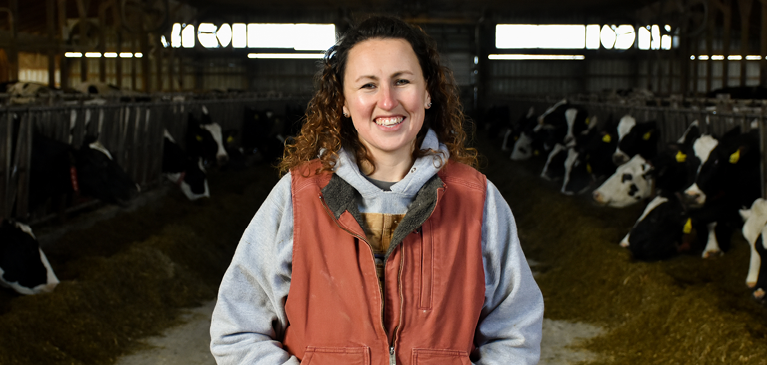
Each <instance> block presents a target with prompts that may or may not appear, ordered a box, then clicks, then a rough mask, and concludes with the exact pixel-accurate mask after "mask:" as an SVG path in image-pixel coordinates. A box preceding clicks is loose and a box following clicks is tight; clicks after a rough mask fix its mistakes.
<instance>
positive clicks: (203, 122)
mask: <svg viewBox="0 0 767 365" xmlns="http://www.w3.org/2000/svg"><path fill="white" fill-rule="evenodd" d="M201 115H202V117H201V119H197V118H195V117H194V115H193V114H192V113H189V119H188V122H187V132H186V149H187V152H188V153H189V154H190V155H191V156H194V157H202V159H203V162H204V163H205V164H206V165H216V166H223V165H224V164H226V162H227V161H228V160H229V155H228V154H227V153H226V149H225V148H224V141H223V139H224V138H223V134H222V131H221V126H220V125H219V124H218V123H215V122H213V121H212V120H211V118H210V115H209V114H208V109H207V108H205V107H204V106H203V109H202V114H201Z"/></svg>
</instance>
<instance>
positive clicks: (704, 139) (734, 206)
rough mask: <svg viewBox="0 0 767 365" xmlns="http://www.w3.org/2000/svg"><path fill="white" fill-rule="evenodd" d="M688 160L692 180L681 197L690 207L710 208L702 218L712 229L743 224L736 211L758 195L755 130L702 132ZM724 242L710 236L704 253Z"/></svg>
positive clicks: (758, 155) (717, 251)
mask: <svg viewBox="0 0 767 365" xmlns="http://www.w3.org/2000/svg"><path fill="white" fill-rule="evenodd" d="M687 164H688V166H687V171H688V176H689V178H688V181H691V184H690V185H689V186H688V187H687V188H686V189H685V190H684V201H685V204H686V205H687V206H688V207H689V209H704V208H705V209H706V210H707V211H710V213H709V214H708V215H706V216H705V217H703V218H702V219H703V220H704V221H705V222H706V223H708V224H710V225H711V226H712V228H711V229H714V228H716V229H731V228H732V227H735V226H738V225H739V224H742V221H741V219H740V217H738V211H739V210H740V209H741V208H743V207H749V206H751V205H752V203H753V202H754V200H756V199H757V198H759V197H760V196H761V186H760V185H761V184H760V181H761V178H760V166H761V153H760V151H759V135H758V130H756V129H754V130H751V131H749V132H747V133H741V129H740V127H739V126H738V127H735V128H732V129H731V130H729V131H728V132H727V133H725V134H724V135H723V136H722V137H721V138H718V139H717V138H715V137H714V136H712V135H706V134H704V135H701V136H700V137H698V138H697V139H696V140H695V141H694V143H693V147H692V151H691V153H690V155H688V158H687ZM709 237H711V238H715V237H714V235H711V234H710V235H709ZM727 246H728V241H725V242H719V241H717V240H716V239H709V241H708V243H707V245H706V248H705V250H704V252H703V257H704V258H706V257H711V256H713V255H718V254H721V253H722V252H724V251H726V250H727V248H728V247H727Z"/></svg>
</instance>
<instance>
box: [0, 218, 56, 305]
mask: <svg viewBox="0 0 767 365" xmlns="http://www.w3.org/2000/svg"><path fill="white" fill-rule="evenodd" d="M58 284H59V279H58V278H57V277H56V274H55V273H54V272H53V269H52V268H51V265H50V263H48V259H47V258H46V256H45V254H44V253H43V250H42V249H41V248H40V244H39V243H38V242H37V238H36V237H35V235H34V233H32V229H31V228H30V227H29V226H27V225H25V224H23V223H20V222H17V221H15V220H12V219H3V220H2V222H0V286H3V287H6V288H11V289H13V290H15V291H16V292H18V293H20V294H25V295H32V294H39V293H48V292H51V291H53V289H54V288H56V285H58Z"/></svg>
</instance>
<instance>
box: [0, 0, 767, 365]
mask: <svg viewBox="0 0 767 365" xmlns="http://www.w3.org/2000/svg"><path fill="white" fill-rule="evenodd" d="M375 14H386V15H394V16H397V17H400V18H402V19H403V20H405V21H407V22H409V23H411V24H415V25H418V26H419V27H421V28H422V29H424V30H425V31H426V33H428V34H429V35H430V36H431V37H432V38H433V39H434V40H435V41H436V44H437V47H438V50H439V52H440V56H441V61H442V62H443V63H444V64H445V65H447V66H448V67H449V68H450V69H451V70H452V72H453V75H454V78H455V84H456V85H455V86H456V87H457V89H458V91H459V94H460V98H461V103H462V105H463V109H464V112H465V114H466V116H467V121H469V122H470V123H468V124H467V130H468V131H471V132H472V136H473V137H472V138H471V139H470V140H469V141H468V143H469V145H470V146H472V147H474V148H476V149H477V150H478V151H479V152H480V154H481V156H482V159H481V165H480V167H479V170H480V171H481V172H482V173H484V174H485V175H486V176H487V177H488V179H489V180H490V181H492V182H493V183H494V184H495V185H496V186H497V187H498V189H499V190H500V191H501V193H502V194H503V196H504V197H505V199H506V200H507V202H508V204H509V205H510V206H511V208H512V211H513V212H514V215H515V219H516V223H517V226H518V228H519V237H520V241H521V242H522V247H523V248H524V250H525V254H526V256H527V258H528V260H529V264H530V266H531V267H532V269H533V271H534V272H535V273H536V281H537V282H538V285H539V286H540V288H541V291H542V293H543V295H544V300H545V306H546V311H545V319H546V320H547V321H555V322H546V323H565V324H572V323H584V324H589V325H594V326H598V327H600V328H602V331H601V332H600V334H599V335H597V336H595V337H591V338H583V339H581V340H580V341H578V342H577V343H576V344H574V345H571V347H570V351H571V352H575V353H580V354H589V355H588V356H586V357H573V358H569V357H567V356H565V355H563V354H562V353H556V354H552V353H551V352H545V351H546V349H544V355H543V356H542V357H541V362H540V364H576V363H579V364H647V363H650V364H763V363H764V362H765V358H767V342H766V341H765V338H767V308H765V298H764V294H763V292H762V293H761V296H759V293H758V291H759V289H757V288H754V287H751V286H749V285H747V284H746V281H747V280H746V276H747V272H748V269H749V264H750V262H753V260H754V258H753V254H752V249H751V248H750V246H749V242H747V240H746V238H744V236H743V234H742V233H741V228H740V227H736V228H734V229H733V232H732V234H731V237H730V238H731V241H732V243H731V245H730V247H729V249H727V250H726V252H725V253H723V254H717V255H715V256H713V257H709V258H702V257H701V252H700V250H697V251H696V250H691V251H689V252H688V251H686V250H681V249H680V250H679V253H678V254H675V255H672V256H670V257H664V258H663V259H658V260H641V259H637V258H636V257H635V255H632V252H631V251H630V250H627V249H626V248H624V247H620V246H619V244H618V243H619V242H621V240H622V239H624V236H626V234H627V233H629V232H630V231H631V230H632V227H634V226H635V222H636V221H637V218H639V217H640V216H642V215H643V212H644V210H645V207H646V206H647V205H648V203H649V202H650V200H651V198H649V197H646V198H645V199H642V200H638V201H637V202H636V203H634V204H632V205H630V206H627V207H611V206H603V205H599V204H596V203H595V202H594V199H593V198H592V192H593V191H594V190H595V189H596V188H597V187H599V186H600V184H601V183H603V182H604V181H605V179H606V178H607V177H606V176H601V177H598V178H596V177H595V178H593V179H592V181H591V182H590V183H589V184H588V186H587V187H586V188H584V189H582V190H581V191H578V192H577V193H575V194H562V192H563V191H564V187H563V186H562V181H561V180H557V179H554V181H550V180H547V179H543V178H542V177H541V173H542V169H544V168H545V167H544V165H545V164H546V162H547V159H546V156H545V155H542V156H537V155H536V156H533V157H532V158H530V157H528V158H524V159H523V158H513V156H512V157H510V155H512V150H513V149H514V147H513V146H512V145H513V144H514V142H512V141H511V140H509V138H510V136H514V132H515V128H520V124H519V123H520V122H519V121H520V120H522V119H523V117H524V116H525V115H527V114H528V112H529V111H530V110H531V108H532V110H533V115H534V116H536V117H537V116H539V115H541V114H542V113H544V112H545V111H546V110H547V109H548V108H550V107H552V106H553V105H555V104H556V103H557V102H559V101H560V100H562V99H566V100H567V101H568V102H569V103H571V104H574V105H579V106H582V107H583V108H584V109H585V110H586V111H587V113H588V116H589V118H590V120H591V121H592V122H594V123H593V124H592V125H595V126H596V127H595V128H598V129H602V128H604V129H608V128H613V129H615V125H616V124H617V123H618V120H620V119H621V117H623V116H625V115H632V116H633V117H634V118H636V120H637V122H646V121H654V122H656V123H657V125H658V129H657V130H658V133H659V134H660V137H659V139H658V140H657V146H658V147H659V148H663V146H666V144H667V143H670V142H674V141H677V140H678V139H679V137H680V136H681V135H682V134H683V133H684V132H685V130H687V129H688V127H689V126H690V125H691V123H693V122H694V121H698V123H699V128H700V132H701V133H705V134H710V135H713V136H722V135H724V134H725V133H726V132H727V131H730V130H732V129H733V128H740V129H741V130H742V131H743V132H744V133H745V132H753V133H754V134H755V135H756V136H758V137H757V138H758V140H759V145H758V148H757V150H758V152H757V153H758V155H759V158H758V160H759V166H758V168H759V171H760V178H759V179H760V180H759V181H758V182H756V184H757V185H758V186H759V187H760V189H761V194H760V196H762V197H764V195H765V189H766V188H765V186H767V180H766V179H765V176H767V175H765V172H767V169H766V168H765V166H766V163H765V161H767V159H765V156H764V146H765V141H767V139H766V138H767V128H765V127H767V125H765V110H766V109H765V105H767V104H766V102H765V101H766V100H767V93H765V91H767V89H764V87H765V86H767V2H765V1H754V0H636V1H623V2H615V1H607V0H581V1H567V0H538V1H519V0H507V1H499V0H475V1H464V0H441V1H436V0H417V1H399V0H397V1H383V0H369V1H365V2H360V1H351V0H313V1H310V0H282V1H274V2H261V1H244V0H221V1H216V2H209V1H202V0H120V1H117V0H28V1H19V0H0V83H1V84H2V86H0V103H2V105H0V212H2V213H0V219H1V220H2V221H3V222H19V223H21V224H24V225H25V226H28V227H30V229H31V230H32V231H34V233H35V238H36V241H38V243H39V246H40V248H41V250H42V251H41V252H44V253H45V255H46V256H47V260H48V261H49V262H50V267H51V268H52V270H53V271H55V274H56V276H57V278H58V280H59V281H60V282H59V283H58V285H56V286H55V288H54V289H52V290H49V291H46V292H42V293H35V294H29V293H22V292H19V291H17V290H14V289H11V288H5V287H3V286H0V328H3V329H5V330H4V331H2V333H0V338H1V339H2V341H3V343H4V344H5V345H3V346H0V364H62V365H63V364H83V365H86V364H118V365H132V364H129V363H125V362H121V361H124V358H125V357H126V356H129V355H131V354H135V353H141V352H142V351H148V350H151V348H150V347H151V346H149V345H147V343H146V339H147V338H148V337H150V336H156V335H161V334H162V333H163V331H165V330H166V329H168V328H172V327H174V326H179V325H183V323H184V320H185V319H184V318H186V317H184V316H183V315H182V314H183V313H184V311H185V310H188V309H189V308H196V307H200V306H202V305H205V304H206V303H210V302H211V301H215V298H216V293H217V290H218V286H219V284H220V281H221V278H222V276H223V273H224V271H225V270H226V269H227V267H228V265H229V263H230V260H231V258H232V255H233V253H234V250H235V249H236V246H237V243H238V241H239V239H240V236H241V235H242V232H243V231H244V229H245V228H246V227H247V225H248V223H249V222H250V220H251V218H252V217H253V215H254V214H255V212H256V211H257V210H258V208H259V206H260V205H261V202H262V201H263V200H264V199H265V197H266V196H267V195H268V194H269V192H270V191H271V189H272V187H273V186H274V185H275V184H276V183H277V181H278V180H279V178H280V176H279V173H278V171H277V169H276V168H275V163H276V161H278V159H279V158H280V157H281V156H282V148H283V146H284V143H285V140H286V139H288V140H289V138H290V137H291V136H294V135H295V134H296V133H297V131H298V130H299V129H300V126H301V123H302V121H303V117H304V112H305V110H306V106H307V103H308V102H309V100H310V99H311V97H312V95H313V93H314V90H315V89H314V88H315V76H316V74H317V72H318V70H320V68H321V61H322V57H323V55H324V52H325V51H326V50H327V49H328V48H329V47H330V46H332V44H333V43H334V42H335V41H336V40H337V37H338V36H339V35H341V34H343V32H344V31H345V30H346V29H348V28H349V27H351V26H352V25H353V24H356V23H358V22H359V21H361V20H364V19H366V18H367V17H369V16H371V15H375ZM306 25H311V26H316V28H301V27H302V26H306ZM522 25H524V26H526V27H525V28H521V27H516V28H515V27H514V26H522ZM268 26H273V27H272V28H269V27H268ZM557 27H559V28H557ZM568 27H569V28H568ZM547 29H550V30H551V29H553V30H552V32H553V33H545V31H546V30H547ZM259 32H263V34H264V36H260V33H259ZM292 32H295V33H292ZM515 32H516V33H515ZM545 34H548V35H545ZM573 34H575V36H573ZM322 35H326V37H325V38H322V37H321V36H322ZM328 35H329V36H328ZM328 37H329V39H330V40H329V41H328ZM312 41H315V42H314V43H312ZM563 42H564V43H563ZM307 43H311V44H309V45H308V46H307V45H306V44H307ZM3 88H6V89H3ZM199 120H212V121H213V122H215V123H217V124H218V125H220V128H221V130H223V131H224V137H225V138H224V140H225V142H226V147H227V151H229V153H230V154H229V157H228V162H227V163H226V164H224V163H220V162H217V161H215V159H214V160H210V161H208V160H205V162H204V163H201V164H200V166H201V170H202V171H204V172H205V174H206V176H207V180H206V186H205V189H206V193H194V192H192V193H190V192H189V189H194V188H191V187H189V186H191V181H190V183H189V184H190V185H188V186H185V185H184V184H185V183H184V179H185V178H186V177H185V176H191V175H192V173H190V172H189V171H185V172H184V173H182V174H176V173H177V172H178V171H173V172H172V173H169V172H168V171H164V170H163V166H162V165H163V157H164V156H166V155H168V152H167V150H166V149H164V141H165V139H164V137H165V135H170V136H173V138H174V139H175V140H176V142H178V144H179V145H180V146H181V147H183V148H185V149H190V148H192V147H191V146H192V144H193V143H195V142H194V141H193V140H189V139H185V138H184V136H185V135H187V134H188V133H189V130H190V128H191V126H192V123H191V122H192V121H199ZM596 121H598V122H596ZM541 123H542V122H541ZM254 130H256V133H257V134H259V136H260V137H261V138H256V139H253V138H255V137H252V134H249V133H253V131H254ZM265 131H268V133H266V132H265ZM517 132H518V131H517ZM37 134H42V135H45V136H47V137H49V138H51V139H53V140H57V141H59V142H61V143H64V144H65V145H67V146H69V147H70V148H71V149H73V150H78V151H82V150H86V149H87V146H89V143H91V142H92V139H91V138H94V136H95V138H97V139H98V141H99V142H100V144H101V145H102V146H103V147H104V148H106V149H107V150H109V151H110V152H111V155H110V159H111V160H113V161H114V162H115V163H117V164H118V165H119V166H120V167H121V168H122V169H123V170H124V171H125V173H126V174H127V176H129V177H130V179H131V180H132V181H133V182H135V184H136V186H137V187H138V188H137V190H136V191H135V192H134V193H133V194H132V196H131V197H130V198H129V199H122V198H120V199H116V200H114V199H113V200H109V199H105V198H100V197H96V196H95V195H93V194H88V192H87V191H86V186H85V185H84V184H86V182H85V181H83V179H82V178H81V179H80V180H81V181H80V182H79V184H80V189H79V191H78V187H77V183H76V182H72V185H73V186H71V187H70V186H67V189H68V190H67V192H65V193H62V194H54V193H53V192H52V191H53V190H52V189H54V188H50V187H46V188H42V190H35V189H36V185H34V184H30V181H31V177H30V175H33V174H34V173H35V169H36V168H39V167H38V166H36V165H35V161H36V160H35V157H34V156H33V155H34V153H33V140H35V138H36V136H37ZM248 136H251V137H248ZM504 136H505V137H506V139H504ZM249 138H250V139H249ZM236 151H238V152H236ZM237 153H239V154H237ZM235 156H236V157H235ZM536 157H537V158H536ZM73 158H74V157H73ZM730 161H732V160H730ZM67 171H69V170H67ZM73 171H74V170H73ZM72 174H73V175H74V174H75V172H72ZM72 189H74V191H71V190H72ZM184 189H186V190H184ZM40 191H43V192H44V193H40ZM743 208H749V207H743ZM685 234H686V236H685V237H687V238H686V239H692V240H695V239H697V238H698V237H704V236H706V234H707V233H706V232H705V231H703V230H702V229H697V230H696V229H693V232H692V233H689V232H685ZM690 234H691V235H692V236H690ZM693 236H694V237H693ZM689 237H693V238H689ZM3 239H4V240H6V242H10V240H8V239H6V238H3ZM728 240H729V239H728ZM760 240H761V238H760ZM760 242H761V241H760ZM3 245H6V243H5V242H0V247H2V250H3V251H0V269H1V268H2V265H3V264H5V263H6V262H14V260H17V259H16V258H14V257H12V256H10V253H9V252H10V249H8V248H6V247H7V246H5V247H4V246H3ZM754 250H755V249H754ZM683 251H684V252H683ZM2 272H4V271H0V273H2ZM760 284H761V283H760ZM765 284H767V283H765ZM208 320H209V319H208ZM545 325H546V324H545ZM545 325H544V326H545ZM549 330H551V329H549ZM547 336H552V337H548V338H553V335H551V332H547V329H546V328H544V342H546V343H549V344H550V342H547V341H546V339H547ZM204 340H209V339H204ZM203 342H205V341H203ZM184 351H185V350H179V351H177V352H179V354H178V356H179V357H178V358H177V359H168V358H163V359H159V358H157V359H152V360H146V361H148V362H144V363H156V364H170V363H172V364H191V362H189V361H190V360H189V359H186V358H183V357H182V356H181V355H183V352H184ZM163 356H167V355H163ZM163 361H164V362H163ZM174 361H175V362H174ZM200 361H202V362H200V364H211V365H212V364H214V363H215V362H214V361H213V360H212V357H211V358H210V359H202V360H200ZM205 361H208V362H205Z"/></svg>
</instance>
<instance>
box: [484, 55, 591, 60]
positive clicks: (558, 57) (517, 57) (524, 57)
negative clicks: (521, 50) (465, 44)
mask: <svg viewBox="0 0 767 365" xmlns="http://www.w3.org/2000/svg"><path fill="white" fill-rule="evenodd" d="M487 59H489V60H513V61H541V60H559V61H580V60H584V59H586V57H585V56H584V55H566V54H491V55H488V56H487Z"/></svg>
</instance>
